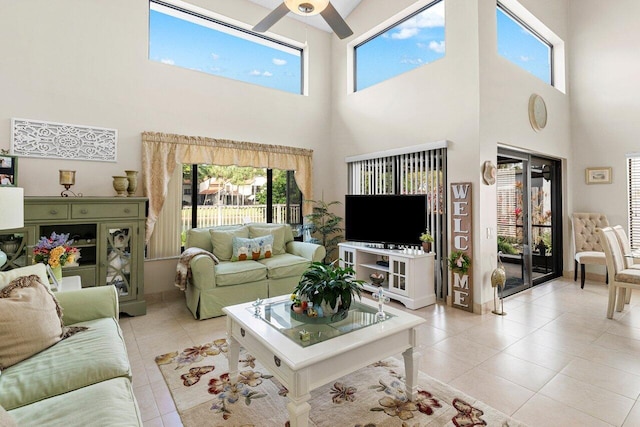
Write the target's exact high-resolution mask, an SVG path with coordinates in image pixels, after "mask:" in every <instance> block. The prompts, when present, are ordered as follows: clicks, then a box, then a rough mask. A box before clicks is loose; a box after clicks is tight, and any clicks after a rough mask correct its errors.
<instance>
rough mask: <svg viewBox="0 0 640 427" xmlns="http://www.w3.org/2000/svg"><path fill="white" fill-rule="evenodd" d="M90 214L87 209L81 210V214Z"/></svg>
mask: <svg viewBox="0 0 640 427" xmlns="http://www.w3.org/2000/svg"><path fill="white" fill-rule="evenodd" d="M88 212H89V211H88V210H86V209H80V213H81V214H86V213H88Z"/></svg>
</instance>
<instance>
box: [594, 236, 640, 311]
mask: <svg viewBox="0 0 640 427" xmlns="http://www.w3.org/2000/svg"><path fill="white" fill-rule="evenodd" d="M597 233H598V235H599V237H600V241H601V243H602V246H603V249H604V253H605V257H606V259H607V268H608V271H609V272H610V273H611V280H610V282H609V299H608V304H607V318H609V319H612V318H613V308H614V306H615V308H616V311H622V309H623V308H624V303H625V291H626V292H627V293H629V292H631V290H632V289H640V270H638V269H636V268H625V266H626V264H625V257H624V254H623V252H622V246H621V245H620V240H619V239H618V236H617V235H616V232H615V231H614V230H613V228H612V227H604V228H600V229H598V230H597ZM616 291H617V292H618V296H617V300H616Z"/></svg>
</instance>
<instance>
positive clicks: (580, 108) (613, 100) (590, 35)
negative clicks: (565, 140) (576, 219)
mask: <svg viewBox="0 0 640 427" xmlns="http://www.w3.org/2000/svg"><path fill="white" fill-rule="evenodd" d="M638 16H640V2H638V1H637V0H617V1H615V2H601V1H600V2H599V1H595V0H580V1H576V0H571V2H570V17H571V25H570V27H571V41H572V48H571V49H570V51H569V59H570V63H571V69H572V70H573V73H572V79H571V82H570V88H571V92H572V96H571V111H572V115H571V132H572V137H573V138H572V139H573V158H574V170H575V173H574V174H573V175H572V177H571V178H572V181H573V188H574V206H573V207H574V210H575V211H576V212H603V213H605V214H606V215H607V217H608V219H609V222H610V223H611V224H621V225H622V226H624V227H625V229H627V204H626V200H627V186H626V181H625V180H626V159H625V154H626V153H629V152H634V151H640V144H639V143H638V141H639V139H638V136H639V135H640V120H638V112H639V111H640V96H638V94H640V79H639V78H638V76H640V56H639V55H638V45H640V26H639V25H638ZM593 166H609V167H612V168H613V183H612V184H610V185H606V184H602V185H587V184H586V183H585V178H584V170H585V168H586V167H593Z"/></svg>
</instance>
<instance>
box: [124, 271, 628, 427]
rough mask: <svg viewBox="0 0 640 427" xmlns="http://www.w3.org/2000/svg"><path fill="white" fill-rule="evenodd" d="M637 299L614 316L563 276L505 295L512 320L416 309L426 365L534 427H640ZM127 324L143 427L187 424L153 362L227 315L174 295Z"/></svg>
mask: <svg viewBox="0 0 640 427" xmlns="http://www.w3.org/2000/svg"><path fill="white" fill-rule="evenodd" d="M638 301H640V300H639V299H638V297H637V296H636V297H635V298H632V301H631V304H630V305H628V306H625V310H624V311H623V312H622V313H617V312H616V313H615V316H614V319H613V320H609V319H607V318H606V316H605V312H606V305H607V287H606V286H605V285H604V284H602V283H596V282H589V281H587V284H586V285H585V288H584V289H580V286H579V284H576V283H575V282H573V281H571V280H567V279H558V280H555V281H552V282H549V283H546V284H543V285H540V286H536V287H535V288H533V289H530V290H528V291H525V292H521V293H519V294H516V295H513V296H511V297H508V298H506V299H505V302H504V310H505V312H506V313H507V315H506V316H496V315H494V314H491V313H489V314H485V315H477V314H470V313H467V312H464V311H461V310H458V309H454V308H450V307H447V306H445V305H442V304H436V305H433V306H430V307H426V308H423V309H420V310H415V311H413V313H415V314H418V315H420V316H423V317H424V318H425V319H426V320H427V323H426V325H425V326H423V327H422V331H421V339H422V344H421V349H420V351H421V353H422V354H423V357H422V360H421V363H420V369H421V370H422V371H424V372H426V373H428V374H429V375H431V376H433V377H435V378H438V379H439V380H441V381H443V382H445V383H448V384H450V385H452V386H454V387H456V388H457V389H459V390H461V391H463V392H465V393H467V394H469V395H471V396H473V397H475V398H478V399H480V400H482V401H484V402H486V403H487V404H488V405H491V406H493V407H494V408H496V409H499V410H500V411H502V412H505V413H507V414H509V415H512V416H513V417H515V418H516V419H519V420H520V421H522V422H525V423H527V424H529V425H530V426H531V427H536V426H545V427H552V426H562V427H567V426H581V427H587V426H624V427H631V426H640V399H639V396H640V303H639V302H638ZM393 305H394V306H396V307H399V308H402V306H401V305H400V304H396V303H393ZM120 325H121V326H122V330H123V331H124V336H125V341H126V343H127V347H128V352H129V357H130V360H131V365H132V370H133V385H134V390H135V394H136V398H137V400H138V404H139V406H140V410H141V412H142V417H143V420H144V424H145V426H146V427H152V426H153V427H155V426H158V427H160V426H165V427H168V426H181V425H182V424H181V422H180V417H179V416H178V414H177V412H176V409H175V406H174V404H173V401H172V399H171V395H170V393H169V390H168V389H167V386H166V385H165V382H164V380H163V379H162V376H161V374H160V371H159V370H158V368H157V367H156V364H155V362H154V357H155V356H156V355H159V354H163V353H167V352H170V351H175V350H178V349H182V348H185V347H188V346H191V345H194V344H201V343H204V342H207V341H210V340H211V339H212V338H214V337H215V338H217V337H222V336H225V317H219V318H215V319H209V320H204V321H197V320H194V319H193V316H192V315H191V313H190V312H189V311H188V310H187V308H186V306H185V304H184V301H183V300H182V299H180V298H177V299H176V300H174V301H170V302H166V301H165V302H156V303H150V304H149V306H148V310H147V315H146V316H140V317H133V318H129V317H127V318H122V319H120Z"/></svg>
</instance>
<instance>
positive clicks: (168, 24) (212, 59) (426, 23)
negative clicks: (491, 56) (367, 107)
mask: <svg viewBox="0 0 640 427" xmlns="http://www.w3.org/2000/svg"><path fill="white" fill-rule="evenodd" d="M152 5H153V4H152ZM152 7H154V8H160V9H161V7H158V6H152ZM172 15H175V16H172ZM497 19H498V52H499V53H500V54H501V55H502V56H504V57H505V58H507V59H509V60H511V61H512V62H514V63H516V64H517V65H519V66H521V67H522V68H524V69H525V70H527V71H529V72H530V73H532V74H534V75H535V76H537V77H538V78H540V79H542V80H543V81H545V82H547V83H550V80H551V78H550V62H549V61H550V60H549V48H548V46H547V45H545V44H544V43H542V42H541V41H540V40H539V39H538V38H536V37H535V36H533V35H532V34H531V33H530V32H529V31H527V30H526V29H524V28H523V27H522V26H520V25H519V24H518V23H517V22H515V21H514V20H513V19H511V18H510V17H509V16H507V15H506V14H505V13H504V12H502V11H501V10H500V9H498V11H497ZM215 28H218V29H220V31H219V30H217V29H215ZM149 32H150V37H149V40H150V42H149V58H150V59H152V60H154V61H159V62H163V63H166V64H170V65H176V66H180V67H184V68H189V69H193V70H197V71H201V72H205V73H209V74H213V75H217V76H222V77H227V78H231V79H235V80H241V81H244V82H248V83H254V84H259V85H262V86H266V87H270V88H274V89H278V90H283V91H286V92H291V93H295V94H299V93H301V72H302V70H301V58H300V55H299V53H298V52H297V51H295V50H293V49H288V48H282V47H280V46H279V45H275V44H274V45H271V46H268V45H266V44H264V43H262V44H261V43H255V42H254V41H252V40H248V39H247V38H246V36H241V37H237V36H236V35H233V34H230V33H229V30H226V29H224V28H221V27H217V26H216V25H215V24H212V23H209V22H207V21H203V20H198V19H197V18H194V17H191V16H188V15H181V14H180V13H179V12H175V11H171V10H168V11H167V13H163V12H162V11H158V10H154V9H153V8H152V10H150V17H149ZM445 51H446V48H445V11H444V2H439V3H436V4H435V5H433V6H432V7H430V8H429V9H426V10H425V11H423V12H421V13H419V14H417V15H415V16H413V17H412V18H410V19H408V20H406V21H404V22H403V23H401V24H399V25H397V26H395V27H393V28H391V29H390V30H388V31H386V32H385V33H383V34H380V35H379V36H377V37H375V38H373V39H372V40H370V41H368V42H366V43H365V44H363V45H361V46H359V47H358V48H357V49H356V61H357V67H356V90H362V89H365V88H367V87H370V86H372V85H375V84H377V83H380V82H382V81H385V80H388V79H390V78H393V77H395V76H397V75H399V74H402V73H405V72H407V71H411V70H413V69H415V68H417V67H421V66H423V65H425V64H429V63H432V62H434V61H437V60H438V59H440V58H443V57H444V55H445Z"/></svg>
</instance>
